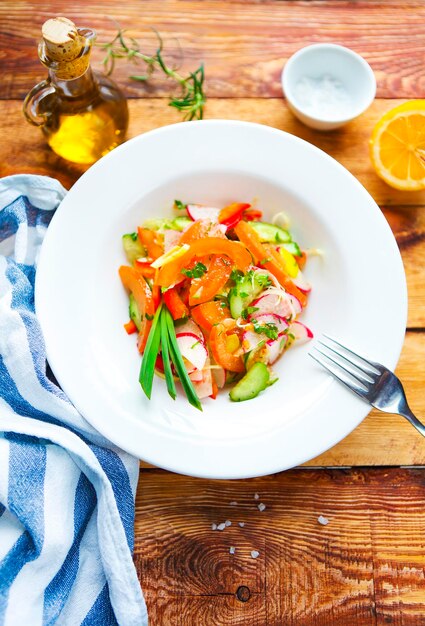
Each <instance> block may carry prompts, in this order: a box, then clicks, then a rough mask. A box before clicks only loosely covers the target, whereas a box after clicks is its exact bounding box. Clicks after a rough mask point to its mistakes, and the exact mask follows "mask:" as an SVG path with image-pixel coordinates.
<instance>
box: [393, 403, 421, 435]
mask: <svg viewBox="0 0 425 626" xmlns="http://www.w3.org/2000/svg"><path fill="white" fill-rule="evenodd" d="M399 414H400V415H402V416H403V417H405V418H406V419H407V420H408V421H409V422H410V423H411V424H412V426H414V427H415V428H416V430H417V431H418V432H420V433H421V435H422V436H423V437H425V426H424V424H422V422H420V421H419V420H418V418H417V417H416V416H415V415H413V413H412V411H411V410H410V409H409V407H408V406H406V407H404V408H403V410H402V411H400V412H399Z"/></svg>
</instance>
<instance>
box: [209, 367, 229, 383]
mask: <svg viewBox="0 0 425 626" xmlns="http://www.w3.org/2000/svg"><path fill="white" fill-rule="evenodd" d="M211 373H212V375H213V378H214V380H215V382H216V384H217V387H218V388H219V389H223V387H224V385H225V384H226V371H225V369H224V368H223V367H220V366H219V365H216V366H214V369H212V370H211Z"/></svg>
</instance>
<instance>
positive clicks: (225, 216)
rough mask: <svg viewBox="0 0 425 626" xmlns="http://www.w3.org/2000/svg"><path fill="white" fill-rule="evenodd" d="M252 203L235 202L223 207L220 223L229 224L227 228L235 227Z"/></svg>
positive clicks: (219, 218)
mask: <svg viewBox="0 0 425 626" xmlns="http://www.w3.org/2000/svg"><path fill="white" fill-rule="evenodd" d="M250 206H251V205H250V204H246V203H243V202H233V203H232V204H229V205H228V206H225V207H224V209H221V211H220V213H219V214H218V221H219V222H220V224H224V226H227V230H230V229H231V228H234V227H235V226H236V224H237V223H238V222H240V220H241V219H242V216H243V212H244V211H246V210H247V209H249V207H250Z"/></svg>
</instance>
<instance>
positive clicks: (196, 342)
mask: <svg viewBox="0 0 425 626" xmlns="http://www.w3.org/2000/svg"><path fill="white" fill-rule="evenodd" d="M199 343H201V342H200V341H199V339H198V341H195V343H194V344H193V345H192V346H190V349H191V350H193V348H196V346H197V345H198V344H199Z"/></svg>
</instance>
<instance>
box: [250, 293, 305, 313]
mask: <svg viewBox="0 0 425 626" xmlns="http://www.w3.org/2000/svg"><path fill="white" fill-rule="evenodd" d="M251 306H255V307H256V308H258V311H255V313H254V314H253V316H258V315H261V314H262V313H276V314H277V315H280V316H281V317H285V318H286V317H295V316H296V315H298V313H301V310H302V306H301V304H300V301H299V300H298V298H295V296H292V295H291V294H289V293H286V292H284V291H283V290H279V292H276V290H275V291H270V292H268V291H264V292H263V294H262V295H261V296H260V297H259V298H257V299H256V300H254V302H251Z"/></svg>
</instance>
